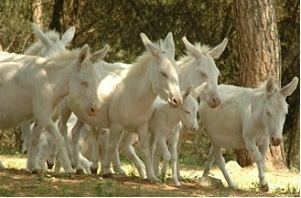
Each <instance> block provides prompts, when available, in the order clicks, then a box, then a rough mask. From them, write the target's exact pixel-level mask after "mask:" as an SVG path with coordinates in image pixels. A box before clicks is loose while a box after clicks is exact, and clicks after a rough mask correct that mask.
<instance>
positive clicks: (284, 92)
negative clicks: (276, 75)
mask: <svg viewBox="0 0 301 198" xmlns="http://www.w3.org/2000/svg"><path fill="white" fill-rule="evenodd" d="M298 82H299V79H298V77H296V76H295V77H294V78H293V80H292V81H291V82H290V83H289V84H287V85H286V86H284V87H283V88H282V89H281V91H280V93H281V94H282V95H283V96H285V97H287V96H290V95H291V94H292V93H293V92H294V91H295V89H296V88H297V85H298Z"/></svg>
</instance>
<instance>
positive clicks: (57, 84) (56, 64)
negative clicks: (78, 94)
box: [44, 60, 74, 106]
mask: <svg viewBox="0 0 301 198" xmlns="http://www.w3.org/2000/svg"><path fill="white" fill-rule="evenodd" d="M73 66H74V65H73V64H72V65H70V60H69V61H68V60H66V61H50V62H47V63H46V67H44V69H45V71H46V73H47V77H48V80H49V83H50V84H51V86H52V90H53V93H52V96H53V101H54V104H53V105H54V106H56V104H57V103H58V102H59V101H60V100H61V99H62V98H63V97H65V96H66V95H68V94H69V76H70V75H71V73H72V67H73Z"/></svg>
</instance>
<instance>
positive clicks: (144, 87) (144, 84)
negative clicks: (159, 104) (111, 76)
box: [124, 72, 158, 108]
mask: <svg viewBox="0 0 301 198" xmlns="http://www.w3.org/2000/svg"><path fill="white" fill-rule="evenodd" d="M124 88H125V90H124V91H125V92H127V93H130V94H131V103H132V104H134V105H138V106H139V107H140V108H143V107H145V108H150V107H151V106H152V104H153V102H154V100H155V99H156V97H157V95H158V94H157V93H155V92H154V91H153V89H152V84H151V81H150V78H149V77H148V74H147V72H145V73H143V74H142V75H140V76H136V77H134V78H127V79H125V81H124Z"/></svg>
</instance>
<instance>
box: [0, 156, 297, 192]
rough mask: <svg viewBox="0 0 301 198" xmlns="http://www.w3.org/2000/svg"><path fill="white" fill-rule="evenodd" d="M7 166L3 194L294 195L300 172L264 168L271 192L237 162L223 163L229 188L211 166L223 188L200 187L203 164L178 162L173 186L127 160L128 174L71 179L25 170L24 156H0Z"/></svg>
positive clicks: (253, 171) (1, 186)
mask: <svg viewBox="0 0 301 198" xmlns="http://www.w3.org/2000/svg"><path fill="white" fill-rule="evenodd" d="M0 160H1V161H2V162H3V164H4V165H5V166H6V167H9V169H6V170H4V171H0V177H1V184H0V195H2V196H296V195H298V193H299V191H300V184H299V177H300V174H299V172H296V171H295V172H293V171H289V170H279V171H277V170H267V172H266V177H267V179H268V181H269V184H270V192H269V193H264V192H258V188H257V187H258V178H257V168H256V167H248V168H240V167H239V166H238V165H237V163H236V162H234V161H230V163H229V162H228V163H227V164H226V167H227V169H228V171H229V174H230V176H231V177H232V178H233V181H234V182H235V184H237V186H238V187H239V189H235V190H234V189H229V188H228V187H227V184H226V181H225V180H224V177H223V175H222V173H221V171H220V170H219V169H218V168H217V167H216V166H214V167H213V168H212V170H211V172H210V173H211V174H210V176H212V177H214V178H217V179H220V180H222V182H223V184H224V187H218V188H217V187H214V186H206V187H205V186H202V185H201V184H200V183H199V178H200V177H201V176H202V174H203V171H204V169H203V167H197V166H188V165H181V176H182V186H180V187H176V186H175V185H174V183H173V181H172V180H171V170H170V169H169V170H168V172H167V180H166V181H165V182H162V183H150V182H148V181H147V180H142V179H140V178H139V177H138V172H137V171H136V169H135V168H134V167H133V166H132V165H131V164H129V163H127V162H123V164H124V165H123V166H122V167H123V168H124V169H125V171H126V173H127V175H128V176H120V175H113V178H105V179H104V178H101V177H100V176H99V175H75V176H74V178H72V179H70V178H69V177H68V176H67V175H65V174H64V173H60V174H55V173H53V172H49V171H47V172H46V173H45V174H42V175H34V174H30V173H29V172H28V171H26V170H24V168H25V167H26V159H25V158H24V157H21V156H18V157H16V156H8V155H1V156H0Z"/></svg>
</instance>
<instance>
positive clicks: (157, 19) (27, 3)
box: [0, 0, 300, 165]
mask: <svg viewBox="0 0 301 198" xmlns="http://www.w3.org/2000/svg"><path fill="white" fill-rule="evenodd" d="M34 1H35V0H22V1H21V0H17V1H10V0H3V1H1V3H0V13H1V16H2V17H1V18H0V47H1V46H2V49H3V50H6V51H9V52H16V53H22V52H24V49H26V47H28V46H29V45H30V44H31V42H32V41H33V40H34V36H33V34H32V33H31V30H30V22H31V21H33V20H34V16H33V9H34V7H33V2H34ZM42 2H43V4H42V6H43V26H44V29H45V30H46V29H48V27H49V24H50V22H51V20H52V13H53V7H54V4H55V1H54V0H46V1H42ZM274 4H275V8H276V16H277V21H278V31H279V36H280V40H281V48H282V83H283V84H286V83H288V82H289V81H290V80H291V79H292V78H293V76H295V75H297V76H299V72H300V69H299V68H300V65H299V61H300V56H299V43H300V41H299V34H300V30H299V26H300V22H299V9H300V3H299V1H297V0H275V1H274ZM234 19H235V18H234V13H233V0H214V1H212V0H185V1H184V0H102V1H98V0H90V1H84V0H64V7H63V11H62V17H61V19H60V21H61V27H62V28H61V31H62V32H63V31H65V30H66V29H67V28H68V27H70V26H72V25H74V26H75V27H76V35H75V39H74V41H73V45H72V47H80V46H82V45H83V44H85V43H88V44H89V46H91V47H92V48H93V50H97V49H100V48H102V47H103V46H104V45H105V44H106V43H108V44H110V45H111V48H112V49H111V51H110V53H109V56H108V57H107V60H108V61H123V62H132V61H134V60H135V58H136V57H137V56H138V55H139V54H140V53H141V52H142V51H143V50H144V48H143V45H142V42H141V41H140V38H139V34H140V32H144V33H146V34H147V35H149V36H150V38H151V39H152V40H157V39H159V38H162V37H164V36H165V35H166V34H167V32H169V31H171V32H172V33H173V35H174V39H175V43H176V54H177V58H178V57H180V56H181V55H182V54H183V53H184V46H183V42H182V40H181V38H182V37H183V36H185V35H186V36H187V38H188V39H189V40H190V41H192V42H201V43H205V44H209V45H211V46H215V45H216V44H218V43H220V42H221V41H222V40H223V38H224V37H229V38H230V40H229V44H228V46H227V49H226V50H225V52H224V53H223V54H222V56H221V58H220V59H219V60H216V63H217V66H218V67H219V69H220V71H221V76H220V83H227V84H238V68H239V65H237V64H236V60H237V54H238V53H239V52H238V51H236V49H235V48H234V42H235V36H236V31H235V22H234ZM299 94H300V92H299V88H298V91H296V92H295V93H294V94H293V95H292V96H291V97H290V98H288V103H289V104H290V107H289V114H288V116H287V120H286V124H285V129H284V134H285V139H286V145H285V149H286V152H287V159H288V164H289V165H290V164H297V165H299V157H298V156H299V150H300V148H299V139H300V136H299V124H298V123H299V108H300V104H299ZM5 133H6V134H7V135H5V138H2V139H1V141H0V145H1V148H3V144H5V145H9V146H8V147H12V145H14V143H7V141H6V140H10V141H12V139H14V138H15V137H13V136H12V135H8V133H10V131H5ZM3 137H4V136H3ZM187 140H188V144H184V145H183V147H184V152H182V153H181V156H187V155H191V156H199V158H198V159H197V160H194V161H193V163H196V161H197V163H203V162H204V160H205V159H206V154H207V153H206V152H207V151H208V148H209V143H208V139H207V138H205V136H204V133H199V134H197V137H196V138H194V137H193V136H190V137H189V138H188V139H185V141H187ZM189 141H190V143H189ZM19 142H20V141H19ZM183 159H184V158H183ZM186 159H187V158H186Z"/></svg>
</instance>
